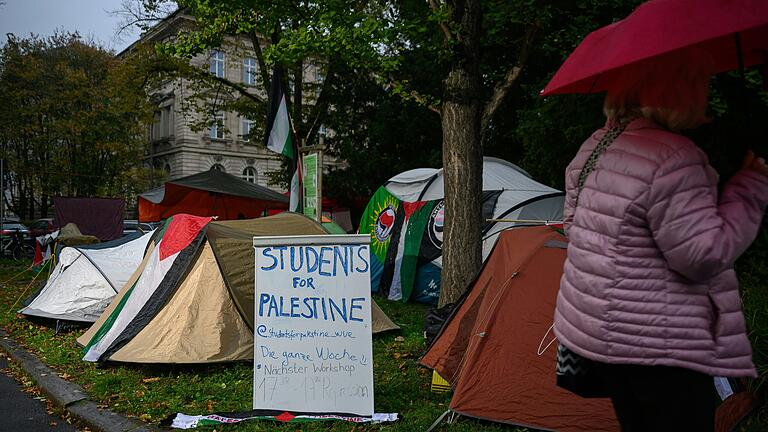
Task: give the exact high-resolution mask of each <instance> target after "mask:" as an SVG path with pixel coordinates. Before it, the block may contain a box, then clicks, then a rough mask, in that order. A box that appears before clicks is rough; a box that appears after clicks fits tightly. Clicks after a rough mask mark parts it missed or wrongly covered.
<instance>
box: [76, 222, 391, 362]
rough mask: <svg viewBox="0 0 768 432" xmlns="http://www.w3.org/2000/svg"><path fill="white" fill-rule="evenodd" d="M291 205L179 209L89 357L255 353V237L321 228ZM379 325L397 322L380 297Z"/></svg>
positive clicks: (206, 358) (209, 358) (97, 333)
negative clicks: (265, 212) (240, 215)
mask: <svg viewBox="0 0 768 432" xmlns="http://www.w3.org/2000/svg"><path fill="white" fill-rule="evenodd" d="M318 234H327V231H326V230H325V229H324V228H323V227H322V225H320V224H319V223H318V222H316V221H314V220H311V219H309V218H307V217H306V216H304V215H301V214H298V213H292V212H284V213H280V214H277V215H274V216H269V217H263V218H258V219H248V220H233V221H223V222H211V218H209V217H197V216H191V215H186V214H180V215H175V216H173V217H172V218H169V219H168V220H167V221H166V222H165V224H164V225H163V226H162V227H161V228H159V229H158V230H157V233H156V234H155V235H154V236H153V238H152V239H151V240H150V243H149V246H148V248H147V253H146V255H145V256H144V261H143V262H142V264H141V266H140V267H139V269H138V270H137V271H136V272H135V273H134V274H133V275H132V276H131V278H130V279H129V280H128V282H127V283H126V285H125V287H124V288H123V290H122V291H121V293H120V295H118V296H117V297H115V299H114V300H113V301H112V303H111V304H110V306H109V308H107V310H106V311H105V312H104V313H103V314H102V316H101V317H100V318H99V320H97V321H96V323H95V324H94V325H93V326H92V327H91V328H90V329H89V330H88V331H87V332H86V333H85V334H83V335H82V336H81V337H80V338H79V339H78V343H80V344H81V345H83V346H85V357H84V360H87V361H98V362H105V361H120V362H131V363H210V362H225V361H237V360H248V359H251V358H253V332H254V303H253V302H254V275H255V270H254V262H255V258H254V249H253V237H254V236H264V235H271V236H275V235H318ZM372 315H373V327H374V329H373V331H374V332H376V331H385V330H392V329H396V328H397V326H396V325H395V324H394V323H392V321H390V320H389V318H387V317H386V315H384V314H383V312H381V310H380V309H379V308H378V307H377V306H375V305H374V307H373V309H372Z"/></svg>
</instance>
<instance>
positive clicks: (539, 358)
mask: <svg viewBox="0 0 768 432" xmlns="http://www.w3.org/2000/svg"><path fill="white" fill-rule="evenodd" d="M565 241H566V240H565V237H564V236H562V235H561V234H560V233H558V232H557V231H555V230H554V229H553V228H550V227H532V228H519V229H514V230H508V231H505V232H503V233H502V234H501V235H500V236H499V239H498V241H497V243H496V246H495V247H494V249H493V252H491V255H490V257H489V258H488V260H487V261H486V263H485V265H484V267H483V269H482V271H481V273H480V275H479V276H478V278H477V279H476V280H475V282H474V283H473V284H472V286H471V287H470V289H469V290H468V291H467V294H465V297H464V298H463V299H462V301H461V302H460V303H459V305H458V306H457V308H456V310H455V311H454V313H453V315H452V316H451V317H450V318H449V319H448V321H447V322H446V324H445V325H444V326H443V329H442V330H441V332H440V334H439V335H438V337H437V338H436V339H435V341H434V343H433V344H432V346H430V348H429V350H428V351H427V353H426V355H425V356H424V358H422V360H421V363H422V364H423V365H425V366H428V367H430V368H432V369H434V370H436V371H437V372H438V373H439V374H440V375H441V376H442V377H443V378H445V379H446V380H448V382H450V383H451V385H452V387H453V390H454V394H453V398H452V399H451V404H450V409H451V410H452V411H454V412H456V413H459V414H462V415H466V416H469V417H475V418H480V419H486V420H493V421H498V422H503V423H510V424H515V425H520V426H525V427H531V428H535V429H544V430H557V431H594V432H600V431H605V432H607V431H618V430H619V424H618V422H617V421H616V418H615V415H614V412H613V406H612V405H611V402H610V400H608V399H583V398H580V397H578V396H576V395H574V394H572V393H570V392H568V391H566V390H563V389H561V388H560V387H557V385H556V384H555V352H556V351H557V342H553V340H554V333H553V332H552V330H551V326H552V319H553V316H554V311H555V299H556V297H557V291H558V288H559V286H560V276H561V275H562V268H563V263H564V261H565V252H566V250H565V247H566V243H565ZM551 342H552V343H551Z"/></svg>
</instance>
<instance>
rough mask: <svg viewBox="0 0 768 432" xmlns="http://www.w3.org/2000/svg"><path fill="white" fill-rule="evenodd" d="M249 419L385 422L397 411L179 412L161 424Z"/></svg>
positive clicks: (182, 425)
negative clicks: (354, 414)
mask: <svg viewBox="0 0 768 432" xmlns="http://www.w3.org/2000/svg"><path fill="white" fill-rule="evenodd" d="M249 420H272V421H276V422H282V423H288V422H291V423H303V422H316V421H329V420H341V421H347V422H351V423H383V422H393V421H396V420H397V413H386V414H384V413H382V414H379V413H375V414H373V416H371V417H345V416H340V415H335V414H314V415H293V414H291V413H289V412H284V413H281V414H279V415H278V414H273V413H265V412H261V411H258V410H256V411H246V412H241V413H215V414H208V415H199V416H191V415H186V414H181V413H179V414H175V415H173V416H171V417H169V418H168V419H166V420H164V421H163V422H162V423H161V425H162V426H170V427H172V428H175V429H194V428H196V427H198V426H206V425H222V424H236V423H240V422H244V421H249Z"/></svg>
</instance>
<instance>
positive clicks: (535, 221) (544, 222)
mask: <svg viewBox="0 0 768 432" xmlns="http://www.w3.org/2000/svg"><path fill="white" fill-rule="evenodd" d="M485 221H486V222H510V223H529V224H540V225H562V223H563V221H555V220H538V219H486V220H485Z"/></svg>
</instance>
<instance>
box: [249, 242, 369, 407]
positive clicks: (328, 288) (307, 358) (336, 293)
mask: <svg viewBox="0 0 768 432" xmlns="http://www.w3.org/2000/svg"><path fill="white" fill-rule="evenodd" d="M369 242H370V236H369V235H367V234H365V235H322V236H282V237H255V238H254V239H253V245H254V247H255V248H256V295H255V302H254V304H255V311H254V312H255V313H254V318H255V328H254V333H255V335H254V353H253V354H254V356H253V358H254V370H253V378H254V380H253V408H254V409H263V410H278V411H289V412H291V413H336V414H348V415H354V416H371V415H373V352H372V351H373V350H372V340H371V282H370V246H369Z"/></svg>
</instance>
